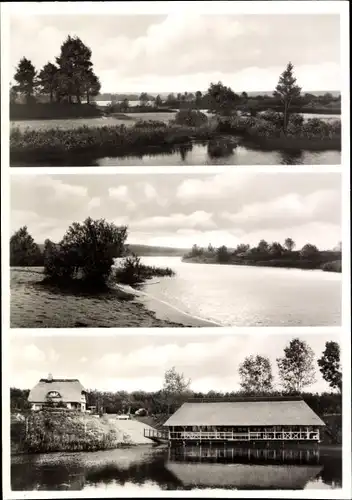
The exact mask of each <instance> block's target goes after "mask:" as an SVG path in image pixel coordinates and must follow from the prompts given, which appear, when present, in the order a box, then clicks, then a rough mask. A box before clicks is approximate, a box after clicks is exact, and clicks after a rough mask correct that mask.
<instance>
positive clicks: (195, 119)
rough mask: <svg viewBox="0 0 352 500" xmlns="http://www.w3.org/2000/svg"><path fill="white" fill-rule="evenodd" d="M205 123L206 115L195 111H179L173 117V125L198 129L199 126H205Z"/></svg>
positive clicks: (206, 120)
mask: <svg viewBox="0 0 352 500" xmlns="http://www.w3.org/2000/svg"><path fill="white" fill-rule="evenodd" d="M207 122H208V117H207V115H206V114H204V113H202V112H201V111H198V110H195V109H181V110H180V111H178V112H177V113H176V116H175V123H176V124H177V125H188V126H189V127H200V126H201V125H205V124H206V123H207Z"/></svg>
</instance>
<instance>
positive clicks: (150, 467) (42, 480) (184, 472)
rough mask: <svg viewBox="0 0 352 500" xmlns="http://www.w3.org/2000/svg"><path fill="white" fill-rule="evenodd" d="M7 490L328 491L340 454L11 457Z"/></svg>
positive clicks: (198, 451)
mask: <svg viewBox="0 0 352 500" xmlns="http://www.w3.org/2000/svg"><path fill="white" fill-rule="evenodd" d="M11 462H12V464H11V485H12V490H16V491H20V490H21V491H30V490H85V491H89V490H95V491H96V490H97V489H99V490H100V491H101V490H102V489H104V490H106V489H109V490H121V492H122V494H123V491H124V490H125V489H127V488H129V489H140V490H142V492H143V491H144V492H145V491H146V490H152V491H153V490H155V491H159V490H191V489H212V490H214V489H221V490H225V489H255V490H258V489H263V490H265V489H270V490H280V489H286V490H302V489H334V488H341V486H342V461H341V452H340V451H334V450H330V451H319V452H318V451H316V450H302V451H297V450H295V451H290V450H286V451H284V452H282V451H280V450H268V449H266V450H248V449H240V448H225V447H212V448H203V447H194V448H192V447H187V448H176V449H168V448H165V447H152V446H149V445H144V446H137V447H134V448H128V449H119V450H108V451H100V452H91V453H51V454H45V455H44V454H43V455H15V456H13V457H12V460H11Z"/></svg>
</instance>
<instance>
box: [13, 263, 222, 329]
mask: <svg viewBox="0 0 352 500" xmlns="http://www.w3.org/2000/svg"><path fill="white" fill-rule="evenodd" d="M41 278H43V270H42V269H41V268H28V267H23V268H21V267H13V268H11V305H10V318H11V319H10V324H11V327H12V328H138V327H139V328H154V327H163V328H171V327H174V328H177V327H178V328H179V327H186V326H194V327H201V326H209V325H210V322H206V321H202V320H201V319H198V318H193V317H192V316H189V315H187V314H184V313H182V312H181V311H177V310H176V309H174V308H173V307H172V306H171V305H168V304H163V303H162V302H160V301H156V299H150V300H149V299H147V298H141V297H139V296H138V292H135V293H134V292H133V291H132V292H131V293H127V292H125V291H124V290H123V288H119V287H117V288H116V290H112V291H111V293H108V294H104V295H97V296H94V295H88V294H82V293H81V294H79V293H64V292H62V291H59V290H55V289H53V288H52V287H47V286H44V285H43V284H42V283H41ZM131 290H132V289H131ZM151 300H153V301H154V304H155V305H156V307H153V308H152V309H149V308H148V303H149V304H150V303H151ZM154 311H155V312H154ZM167 318H170V319H167ZM212 326H216V325H212Z"/></svg>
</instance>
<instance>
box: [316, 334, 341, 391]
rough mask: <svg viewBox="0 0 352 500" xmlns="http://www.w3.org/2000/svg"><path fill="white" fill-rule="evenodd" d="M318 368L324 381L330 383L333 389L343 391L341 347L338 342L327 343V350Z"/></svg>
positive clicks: (319, 361)
mask: <svg viewBox="0 0 352 500" xmlns="http://www.w3.org/2000/svg"><path fill="white" fill-rule="evenodd" d="M318 366H319V369H320V371H321V374H322V376H323V379H324V380H325V381H326V382H328V383H329V385H330V387H332V388H333V389H338V390H339V391H340V392H341V390H342V371H341V364H340V346H339V344H338V343H337V342H334V341H330V342H326V343H325V350H324V351H323V354H322V356H321V358H320V359H318Z"/></svg>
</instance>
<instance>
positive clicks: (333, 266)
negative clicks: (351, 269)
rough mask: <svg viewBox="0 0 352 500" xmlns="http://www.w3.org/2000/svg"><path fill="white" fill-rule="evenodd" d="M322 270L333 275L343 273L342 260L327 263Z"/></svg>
mask: <svg viewBox="0 0 352 500" xmlns="http://www.w3.org/2000/svg"><path fill="white" fill-rule="evenodd" d="M321 269H322V270H323V271H329V272H333V273H342V262H341V260H334V261H331V262H325V264H323V265H322V266H321Z"/></svg>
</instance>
